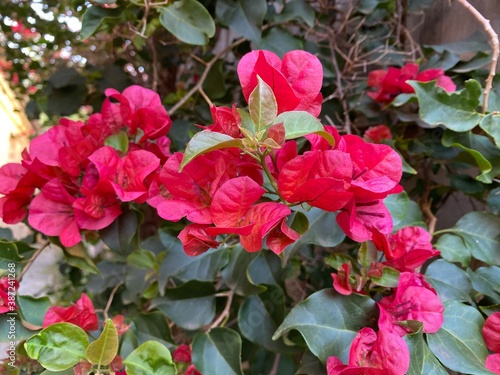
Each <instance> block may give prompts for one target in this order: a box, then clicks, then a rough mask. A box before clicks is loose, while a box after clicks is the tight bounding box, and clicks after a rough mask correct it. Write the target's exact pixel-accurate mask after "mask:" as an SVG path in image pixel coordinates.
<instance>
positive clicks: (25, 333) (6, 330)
mask: <svg viewBox="0 0 500 375" xmlns="http://www.w3.org/2000/svg"><path fill="white" fill-rule="evenodd" d="M14 329H15V331H14ZM14 332H15V334H14ZM34 333H36V331H31V330H28V329H27V328H26V327H24V326H23V325H22V324H21V320H20V319H19V317H17V316H14V315H9V314H8V313H7V314H1V315H0V342H1V343H6V342H10V341H12V340H13V339H14V340H26V339H28V338H30V337H31V336H33V334H34Z"/></svg>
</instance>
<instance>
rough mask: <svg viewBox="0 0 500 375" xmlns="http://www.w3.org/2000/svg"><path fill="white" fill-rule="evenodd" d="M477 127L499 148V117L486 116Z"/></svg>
mask: <svg viewBox="0 0 500 375" xmlns="http://www.w3.org/2000/svg"><path fill="white" fill-rule="evenodd" d="M479 126H480V127H481V129H483V130H484V131H485V132H486V133H488V135H489V136H491V137H492V138H493V140H494V141H495V145H496V146H497V147H499V148H500V115H497V114H492V113H489V114H487V115H486V116H484V117H483V119H482V120H481V122H480V123H479Z"/></svg>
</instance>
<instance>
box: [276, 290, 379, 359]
mask: <svg viewBox="0 0 500 375" xmlns="http://www.w3.org/2000/svg"><path fill="white" fill-rule="evenodd" d="M376 315H377V308H376V304H375V301H373V300H372V299H371V298H369V297H365V296H360V295H358V294H351V295H350V296H343V295H340V294H337V293H336V292H335V291H334V290H333V289H324V290H321V291H319V292H316V293H314V294H312V295H311V296H309V297H308V298H307V299H306V300H305V301H302V302H300V303H299V304H297V305H296V306H295V307H294V308H293V309H292V311H290V313H289V314H288V316H287V317H286V318H285V321H284V322H283V323H282V324H281V325H280V326H279V327H278V330H277V331H276V333H275V334H274V336H273V338H274V339H277V338H278V337H280V336H282V335H283V334H284V333H286V332H288V331H290V330H292V329H296V330H298V331H299V332H300V333H301V334H302V336H303V337H304V339H305V340H306V343H307V346H308V347H309V349H310V350H311V352H312V353H313V354H314V355H316V356H317V357H318V358H319V359H320V360H321V361H322V362H326V361H327V359H328V357H329V356H332V355H333V356H336V357H339V358H340V359H341V360H342V362H344V363H347V361H348V357H349V348H350V346H351V342H352V340H353V339H354V337H355V336H356V335H357V333H358V331H359V330H360V329H361V328H363V327H367V326H371V325H372V324H373V323H375V322H376V319H377V316H376ZM334 317H342V319H335V318H334Z"/></svg>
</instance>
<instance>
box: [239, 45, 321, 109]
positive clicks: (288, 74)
mask: <svg viewBox="0 0 500 375" xmlns="http://www.w3.org/2000/svg"><path fill="white" fill-rule="evenodd" d="M238 76H239V78H240V83H241V88H242V90H243V96H244V97H245V99H246V100H247V101H248V98H249V96H250V94H251V93H252V91H253V90H254V89H255V87H256V86H257V83H258V81H257V76H259V77H260V78H261V79H262V80H263V81H264V82H265V83H267V84H268V85H269V86H270V87H271V89H272V90H273V92H274V95H275V97H276V101H277V103H278V113H282V112H287V111H293V110H295V111H307V112H309V113H311V114H312V115H313V116H318V115H319V113H320V111H321V101H322V98H323V97H322V95H321V93H320V90H321V86H322V84H323V68H322V65H321V62H320V61H319V59H318V58H317V57H316V56H314V55H312V54H310V53H309V52H306V51H290V52H287V53H286V54H285V55H284V56H283V60H280V58H279V57H278V56H277V55H276V54H274V53H273V52H270V51H262V50H259V51H252V52H250V53H247V54H246V55H245V56H243V57H242V59H241V60H240V62H239V64H238Z"/></svg>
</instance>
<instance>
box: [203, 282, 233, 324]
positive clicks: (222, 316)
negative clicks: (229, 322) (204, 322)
mask: <svg viewBox="0 0 500 375" xmlns="http://www.w3.org/2000/svg"><path fill="white" fill-rule="evenodd" d="M218 296H221V297H226V296H227V301H226V306H224V310H222V312H221V313H220V315H219V317H218V318H217V319H216V320H214V322H213V323H212V324H210V327H208V330H207V331H210V330H211V329H213V328H216V327H218V326H219V325H220V324H221V323H222V322H223V321H224V320H225V319H227V318H229V312H230V310H231V303H232V302H233V296H234V292H233V291H229V292H227V294H222V293H220V294H219V295H218Z"/></svg>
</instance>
